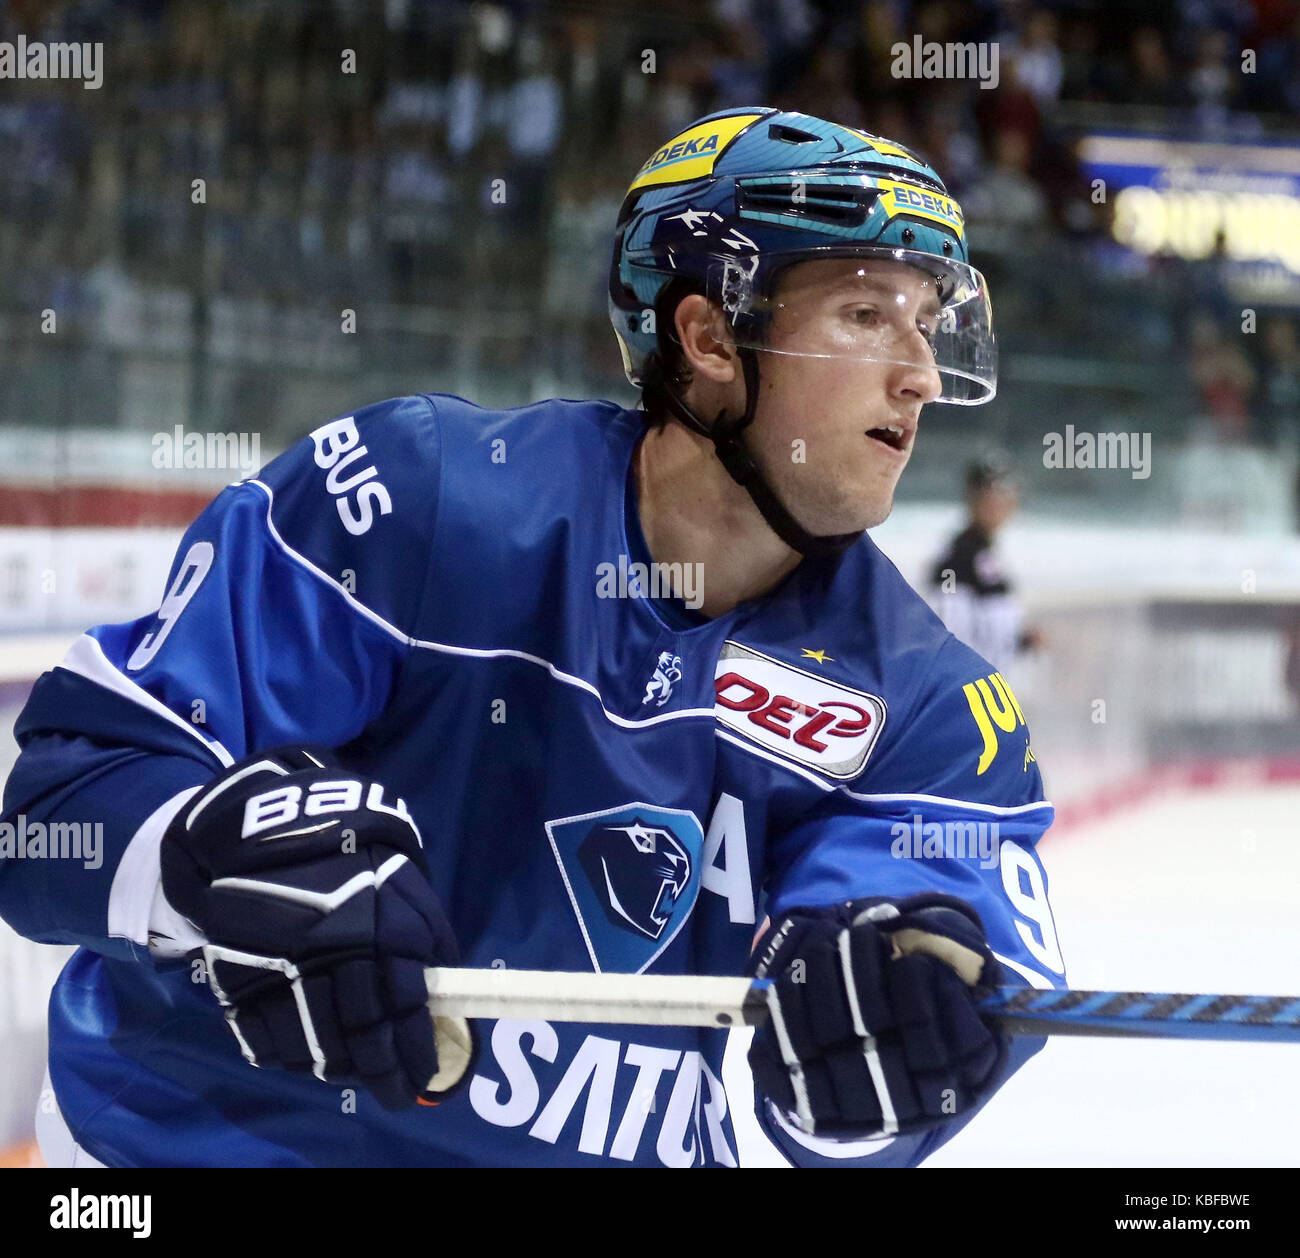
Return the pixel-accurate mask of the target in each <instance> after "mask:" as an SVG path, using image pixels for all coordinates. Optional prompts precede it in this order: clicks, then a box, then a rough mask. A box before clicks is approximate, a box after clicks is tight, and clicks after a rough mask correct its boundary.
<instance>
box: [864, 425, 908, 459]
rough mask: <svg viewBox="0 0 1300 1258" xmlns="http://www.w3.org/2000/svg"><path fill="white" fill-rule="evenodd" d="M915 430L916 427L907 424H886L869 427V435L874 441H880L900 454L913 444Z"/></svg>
mask: <svg viewBox="0 0 1300 1258" xmlns="http://www.w3.org/2000/svg"><path fill="white" fill-rule="evenodd" d="M915 431H916V430H915V429H914V428H910V427H908V426H907V425H906V424H885V425H884V426H883V427H880V428H868V429H867V436H868V437H870V438H871V439H872V440H873V441H879V442H880V444H881V445H885V446H888V447H889V448H890V449H891V450H897V451H898V452H899V453H900V454H903V453H906V451H907V449H908V447H909V446H911V444H912V437H913V435H914V433H915Z"/></svg>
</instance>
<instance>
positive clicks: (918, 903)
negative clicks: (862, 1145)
mask: <svg viewBox="0 0 1300 1258" xmlns="http://www.w3.org/2000/svg"><path fill="white" fill-rule="evenodd" d="M754 957H755V961H754V972H755V974H756V976H757V977H759V978H770V979H773V980H774V982H773V985H772V987H771V988H770V989H769V993H768V1001H769V1010H770V1017H769V1019H768V1021H767V1022H766V1023H764V1024H763V1026H761V1027H760V1028H759V1029H758V1031H757V1032H756V1033H755V1035H754V1042H753V1045H752V1047H751V1048H750V1053H749V1062H750V1066H751V1067H752V1069H753V1072H754V1078H755V1080H756V1081H757V1083H758V1086H759V1088H760V1089H761V1090H762V1091H763V1092H764V1093H765V1094H766V1095H767V1097H768V1098H769V1100H771V1101H772V1103H773V1104H774V1105H776V1106H777V1107H778V1108H779V1109H781V1110H782V1111H784V1112H785V1113H786V1114H787V1116H788V1117H789V1118H790V1120H791V1121H792V1122H793V1123H794V1124H795V1125H796V1126H798V1127H799V1128H800V1129H801V1130H803V1131H805V1132H808V1133H809V1134H815V1135H818V1136H828V1137H831V1138H839V1139H873V1138H878V1137H883V1136H892V1135H894V1134H896V1133H900V1132H912V1131H923V1130H925V1129H926V1128H929V1127H935V1126H939V1125H940V1124H942V1123H945V1122H949V1121H951V1120H952V1119H953V1118H954V1117H956V1116H958V1115H961V1114H965V1113H968V1112H969V1111H970V1110H971V1109H973V1108H975V1107H976V1106H978V1105H980V1104H982V1103H983V1101H984V1100H986V1099H987V1097H988V1096H990V1095H991V1094H992V1092H993V1091H994V1090H995V1088H996V1087H997V1084H998V1081H999V1078H1000V1075H1001V1072H1002V1069H1003V1066H1004V1063H1005V1061H1006V1057H1007V1053H1008V1051H1009V1047H1010V1042H1009V1040H1008V1039H1007V1036H1006V1035H1005V1034H1004V1033H1003V1032H1001V1031H1000V1030H995V1029H994V1028H992V1027H991V1026H989V1025H987V1024H985V1023H984V1022H982V1021H981V1020H980V1018H979V1015H978V1014H977V1013H976V1012H975V1000H976V999H977V997H978V994H979V992H978V989H979V988H980V987H982V986H987V985H992V984H996V983H998V982H1000V981H1001V980H1000V977H999V976H1000V971H1001V967H1000V966H999V964H998V962H997V961H996V960H995V959H994V957H993V954H992V953H991V952H990V951H989V947H988V942H987V940H986V939H985V936H984V928H983V925H982V924H981V922H980V920H979V917H978V916H977V914H976V913H975V911H974V910H973V909H971V908H970V907H969V906H968V905H966V904H964V903H963V902H962V901H960V900H956V899H953V898H952V897H951V896H945V895H917V896H911V897H908V898H906V899H903V900H899V901H898V902H897V903H892V902H889V901H886V900H883V899H868V900H856V901H852V902H849V903H846V904H841V905H837V906H835V907H833V908H826V909H793V910H791V911H790V912H789V913H788V914H787V915H786V916H785V917H783V918H782V919H781V920H779V921H778V922H776V923H774V924H773V926H772V927H771V928H770V929H769V930H768V931H767V932H766V933H765V934H764V936H763V938H762V939H761V940H760V941H759V943H758V946H757V947H756V949H755V953H754Z"/></svg>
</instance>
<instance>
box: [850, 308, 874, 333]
mask: <svg viewBox="0 0 1300 1258" xmlns="http://www.w3.org/2000/svg"><path fill="white" fill-rule="evenodd" d="M848 316H849V319H850V321H851V322H853V323H856V324H857V325H858V326H859V327H864V328H874V327H876V326H877V325H878V324H879V323H880V311H879V310H877V309H876V307H875V306H852V307H850V309H849V311H848Z"/></svg>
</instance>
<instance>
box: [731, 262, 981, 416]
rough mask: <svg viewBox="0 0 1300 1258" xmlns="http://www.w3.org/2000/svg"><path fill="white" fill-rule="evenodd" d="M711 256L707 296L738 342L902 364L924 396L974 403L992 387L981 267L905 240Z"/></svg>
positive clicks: (800, 353) (796, 352) (801, 354)
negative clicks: (904, 244)
mask: <svg viewBox="0 0 1300 1258" xmlns="http://www.w3.org/2000/svg"><path fill="white" fill-rule="evenodd" d="M764 261H765V263H766V265H765V267H764V272H765V274H764V275H763V277H762V286H761V287H762V291H760V284H759V281H758V270H759V268H758V257H757V256H755V257H754V258H753V259H747V258H741V259H737V258H724V257H719V258H718V259H717V260H716V262H715V263H714V264H712V265H711V266H710V267H709V270H708V284H707V289H708V291H707V293H706V296H707V297H708V298H709V300H710V301H712V302H714V303H716V304H717V305H718V306H720V307H721V308H722V309H723V310H724V311H725V312H726V315H727V319H728V323H729V325H730V329H731V334H732V337H733V339H734V340H735V343H736V345H737V346H738V347H742V348H749V349H753V350H757V351H760V352H763V353H767V354H788V355H792V356H797V357H801V358H839V359H857V360H858V361H861V362H873V363H885V364H889V365H892V366H896V367H905V368H910V369H912V371H913V372H914V373H915V377H916V379H915V385H914V387H916V388H917V389H918V390H919V391H921V392H922V393H923V394H924V395H925V397H926V400H927V401H938V402H949V403H953V404H956V405H959V406H977V405H979V404H980V403H981V402H987V401H989V400H990V399H991V398H992V397H993V395H994V394H995V393H996V392H997V363H998V359H997V348H996V346H995V345H994V341H993V312H992V308H991V306H990V305H989V294H988V284H987V283H986V281H985V279H984V277H983V276H982V275H981V274H980V273H979V272H978V271H977V270H975V269H974V268H973V267H971V266H968V265H967V264H966V263H964V262H956V261H953V262H949V261H946V260H944V259H940V258H936V257H934V256H933V255H931V254H928V253H919V252H916V251H914V250H910V249H887V248H874V249H861V248H859V249H855V250H853V251H851V252H850V251H846V250H837V249H833V248H832V249H827V250H826V251H824V252H823V251H820V250H812V251H807V250H805V251H802V252H800V253H795V254H790V255H788V262H786V261H783V260H782V255H780V254H767V255H766V256H765V259H764Z"/></svg>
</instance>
